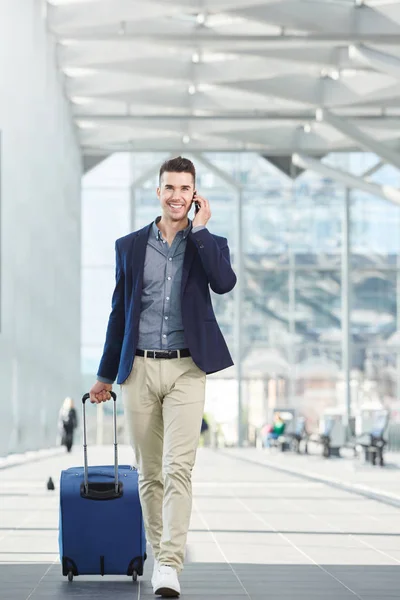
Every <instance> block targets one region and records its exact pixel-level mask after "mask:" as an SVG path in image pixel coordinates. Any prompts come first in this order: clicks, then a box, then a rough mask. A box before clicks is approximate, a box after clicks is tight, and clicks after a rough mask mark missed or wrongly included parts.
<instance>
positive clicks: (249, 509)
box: [237, 498, 362, 600]
mask: <svg viewBox="0 0 400 600" xmlns="http://www.w3.org/2000/svg"><path fill="white" fill-rule="evenodd" d="M237 501H238V502H239V503H240V504H242V506H243V507H244V508H245V509H246V510H248V511H249V512H250V513H251V514H253V516H254V517H256V518H257V519H259V520H261V522H263V523H264V525H266V526H267V527H270V528H271V529H275V528H274V527H273V525H271V524H270V523H268V522H267V521H266V520H265V519H264V518H263V517H260V516H259V515H257V513H255V512H254V511H253V510H252V509H251V508H250V507H249V506H247V505H246V503H245V502H243V500H241V499H240V498H237ZM275 531H276V533H278V535H279V536H280V537H282V539H284V540H285V541H286V542H287V543H288V544H290V546H292V547H293V548H294V549H295V550H297V552H299V553H300V554H302V555H303V556H304V557H305V558H307V560H308V561H310V562H311V563H312V564H313V565H315V566H316V567H317V568H318V569H320V570H321V571H323V572H324V573H326V574H327V575H328V576H329V577H331V578H332V579H334V580H335V581H336V582H337V583H339V584H340V585H341V586H342V587H344V588H345V589H346V590H347V591H349V592H350V593H351V594H353V595H354V596H355V597H356V598H358V599H359V600H362V598H361V596H359V595H358V594H357V592H355V591H354V590H352V589H351V588H349V587H348V586H347V585H346V584H345V583H344V582H343V581H341V580H340V579H339V578H338V577H336V576H335V575H334V574H333V573H330V571H328V569H326V568H325V567H323V566H322V565H320V564H319V563H318V562H317V561H315V560H314V559H313V558H312V557H311V556H309V555H308V554H307V553H306V552H304V551H303V550H301V548H299V547H298V546H296V544H295V543H294V542H292V541H291V540H290V539H289V538H287V537H286V536H285V535H284V534H282V533H280V532H279V531H277V530H276V529H275Z"/></svg>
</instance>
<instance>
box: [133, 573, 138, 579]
mask: <svg viewBox="0 0 400 600" xmlns="http://www.w3.org/2000/svg"><path fill="white" fill-rule="evenodd" d="M137 577H138V574H137V571H133V573H132V581H137Z"/></svg>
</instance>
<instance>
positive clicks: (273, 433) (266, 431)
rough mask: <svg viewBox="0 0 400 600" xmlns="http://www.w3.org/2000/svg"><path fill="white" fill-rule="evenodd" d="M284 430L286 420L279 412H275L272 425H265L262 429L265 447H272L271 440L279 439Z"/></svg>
mask: <svg viewBox="0 0 400 600" xmlns="http://www.w3.org/2000/svg"><path fill="white" fill-rule="evenodd" d="M284 431H285V421H284V420H283V419H282V417H281V415H280V414H279V413H275V414H274V421H273V423H272V425H265V426H264V427H263V429H262V436H263V442H264V448H270V446H271V440H277V439H278V438H279V437H280V436H281V435H283V432H284Z"/></svg>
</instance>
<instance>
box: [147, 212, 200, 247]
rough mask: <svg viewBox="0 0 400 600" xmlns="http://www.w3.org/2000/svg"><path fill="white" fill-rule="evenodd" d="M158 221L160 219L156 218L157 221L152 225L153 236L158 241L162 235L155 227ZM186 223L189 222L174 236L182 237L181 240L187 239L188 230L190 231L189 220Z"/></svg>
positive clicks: (190, 222) (190, 223)
mask: <svg viewBox="0 0 400 600" xmlns="http://www.w3.org/2000/svg"><path fill="white" fill-rule="evenodd" d="M160 221H161V217H157V219H156V220H155V221H154V223H153V234H154V236H155V238H156V240H158V241H160V240H162V239H163V237H162V233H161V231H160V230H159V229H158V227H157V223H159V222H160ZM188 221H189V224H188V226H187V227H186V228H185V229H181V231H178V233H177V234H176V235H180V236H181V237H183V239H186V238H187V236H188V235H189V233H190V230H191V229H192V221H191V220H190V219H188Z"/></svg>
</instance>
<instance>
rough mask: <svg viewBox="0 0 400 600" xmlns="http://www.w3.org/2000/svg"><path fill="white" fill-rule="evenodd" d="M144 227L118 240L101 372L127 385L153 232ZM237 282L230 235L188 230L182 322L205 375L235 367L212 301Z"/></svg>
mask: <svg viewBox="0 0 400 600" xmlns="http://www.w3.org/2000/svg"><path fill="white" fill-rule="evenodd" d="M151 226H152V223H150V225H146V227H144V228H143V229H140V230H139V231H135V232H133V233H130V234H129V235H126V236H125V237H123V238H120V239H119V240H117V241H116V244H115V252H116V273H115V279H116V284H115V290H114V293H113V297H112V310H111V314H110V318H109V321H108V327H107V334H106V341H105V345H104V350H103V356H102V359H101V361H100V366H99V370H98V373H97V375H98V376H99V377H104V378H106V379H110V380H112V381H115V379H116V378H117V374H118V379H117V383H118V384H121V383H123V382H124V381H125V380H126V379H127V377H128V376H129V373H130V372H131V370H132V366H133V361H134V359H135V352H136V348H137V341H138V336H139V320H140V305H141V299H142V285H143V271H144V260H145V255H146V246H147V240H148V236H149V230H150V228H151ZM235 284H236V275H235V273H234V272H233V270H232V267H231V263H230V257H229V248H228V242H227V240H226V238H223V237H220V236H218V235H213V234H211V233H210V232H209V231H208V229H202V230H200V231H197V232H196V233H192V232H191V233H190V234H189V235H188V238H187V244H186V251H185V257H184V262H183V272H182V287H181V302H182V322H183V329H184V333H185V339H186V342H187V346H188V348H189V350H190V353H191V355H192V358H193V360H194V362H195V363H196V365H197V366H198V367H200V369H201V370H202V371H205V372H206V373H207V374H210V373H215V372H217V371H221V370H222V369H226V368H227V367H230V366H231V365H233V361H232V358H231V355H230V353H229V350H228V347H227V345H226V343H225V340H224V338H223V336H222V333H221V330H220V328H219V327H218V323H217V321H216V318H215V315H214V311H213V307H212V304H211V297H210V289H209V288H210V287H211V289H212V290H213V291H214V292H216V293H217V294H226V293H227V292H230V291H231V290H232V289H233V288H234V287H235Z"/></svg>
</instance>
